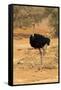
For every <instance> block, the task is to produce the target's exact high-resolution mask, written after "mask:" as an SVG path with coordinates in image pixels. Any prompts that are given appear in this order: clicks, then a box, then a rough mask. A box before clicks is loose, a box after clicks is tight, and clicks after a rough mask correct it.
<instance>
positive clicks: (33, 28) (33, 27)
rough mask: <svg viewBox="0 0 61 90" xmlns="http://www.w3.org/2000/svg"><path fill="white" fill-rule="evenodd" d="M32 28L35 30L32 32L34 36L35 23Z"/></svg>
mask: <svg viewBox="0 0 61 90" xmlns="http://www.w3.org/2000/svg"><path fill="white" fill-rule="evenodd" d="M32 30H33V32H32V36H34V33H35V24H33V26H32Z"/></svg>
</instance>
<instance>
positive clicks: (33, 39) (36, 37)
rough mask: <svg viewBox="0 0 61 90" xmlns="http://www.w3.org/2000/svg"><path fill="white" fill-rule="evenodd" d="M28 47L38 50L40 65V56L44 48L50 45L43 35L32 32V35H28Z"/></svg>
mask: <svg viewBox="0 0 61 90" xmlns="http://www.w3.org/2000/svg"><path fill="white" fill-rule="evenodd" d="M34 26H35V25H34ZM33 29H34V27H33ZM30 45H31V46H32V47H33V48H35V49H38V50H39V52H40V56H41V62H40V63H41V65H42V55H43V52H44V46H45V45H50V39H49V38H48V37H45V36H44V35H40V34H36V33H34V30H33V35H30Z"/></svg>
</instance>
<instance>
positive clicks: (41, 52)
mask: <svg viewBox="0 0 61 90" xmlns="http://www.w3.org/2000/svg"><path fill="white" fill-rule="evenodd" d="M39 52H40V60H41V61H40V65H41V66H40V67H39V70H40V69H41V71H42V64H43V62H42V58H43V51H42V49H40V48H39Z"/></svg>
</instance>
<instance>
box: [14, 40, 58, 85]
mask: <svg viewBox="0 0 61 90" xmlns="http://www.w3.org/2000/svg"><path fill="white" fill-rule="evenodd" d="M13 42H14V44H13V45H14V48H13V54H14V57H13V77H14V80H13V83H14V84H29V83H48V82H58V39H57V38H55V39H51V43H50V46H48V47H47V49H46V50H45V54H44V55H43V62H42V66H41V65H40V62H41V59H40V54H39V51H38V49H34V48H32V47H31V46H30V44H29V38H21V39H17V40H16V39H15V38H14V40H13Z"/></svg>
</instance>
